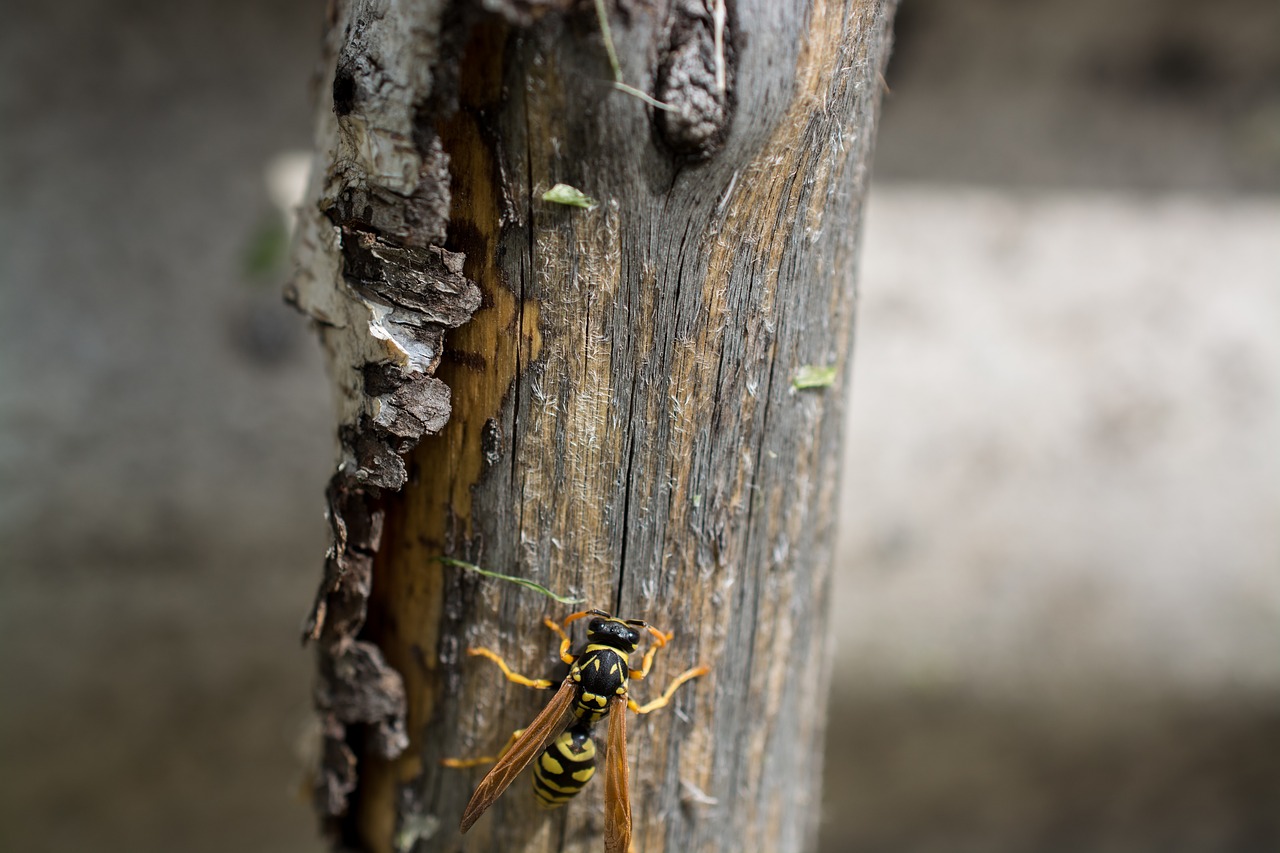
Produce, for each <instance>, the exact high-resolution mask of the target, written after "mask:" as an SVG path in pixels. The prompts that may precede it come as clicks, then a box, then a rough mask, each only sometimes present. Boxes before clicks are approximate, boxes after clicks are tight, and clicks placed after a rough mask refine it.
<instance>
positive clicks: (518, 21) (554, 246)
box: [343, 0, 893, 853]
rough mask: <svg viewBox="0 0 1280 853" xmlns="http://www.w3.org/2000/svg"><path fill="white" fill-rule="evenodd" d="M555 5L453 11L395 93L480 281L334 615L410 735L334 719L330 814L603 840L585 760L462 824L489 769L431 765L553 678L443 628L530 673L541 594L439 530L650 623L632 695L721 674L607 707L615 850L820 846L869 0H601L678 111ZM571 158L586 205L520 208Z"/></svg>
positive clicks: (440, 831)
mask: <svg viewBox="0 0 1280 853" xmlns="http://www.w3.org/2000/svg"><path fill="white" fill-rule="evenodd" d="M550 5H551V4H542V5H539V4H526V6H523V7H522V8H520V9H506V10H505V11H506V14H504V15H502V16H498V15H492V16H486V15H480V14H469V15H459V16H457V17H456V19H455V18H451V17H450V16H449V15H448V14H446V15H445V17H444V18H443V20H444V21H445V24H444V25H442V26H443V29H442V35H441V37H440V38H441V44H442V45H444V46H445V47H444V48H443V49H442V50H443V51H444V53H446V54H448V51H449V50H452V51H454V53H453V54H448V55H450V56H452V57H453V58H454V59H456V62H454V63H453V65H452V66H451V68H452V69H453V70H452V71H450V72H449V73H450V74H456V80H455V81H454V83H453V85H454V86H455V87H456V88H455V90H454V92H455V93H456V100H454V99H450V98H447V97H443V96H440V95H439V92H437V93H436V96H435V101H433V103H437V104H439V109H438V110H437V111H436V112H434V113H432V114H431V115H430V116H427V115H426V114H425V113H420V114H419V121H426V120H428V118H429V120H430V122H431V124H430V131H431V134H432V135H434V136H435V137H436V138H438V139H439V141H440V145H441V147H442V150H443V152H444V154H445V155H446V156H447V159H448V165H449V178H450V187H449V198H450V205H449V222H448V231H447V240H446V241H445V243H444V246H443V248H444V249H445V250H446V251H448V252H454V253H459V254H463V255H465V259H466V260H465V263H464V266H463V273H464V275H465V277H466V278H467V279H468V280H469V281H471V282H474V283H475V285H476V286H477V287H478V288H479V290H480V293H481V301H480V306H479V308H478V309H477V310H476V312H475V314H474V316H473V317H472V319H471V320H470V321H469V322H467V323H466V324H464V325H463V326H461V328H459V329H457V330H455V331H451V332H449V333H448V335H447V337H446V339H445V344H444V349H443V352H442V355H441V360H440V363H439V366H438V369H437V371H436V377H437V378H438V379H440V380H442V381H443V382H444V383H445V384H446V385H447V386H448V387H449V389H450V390H451V394H452V414H451V415H450V417H449V420H448V422H447V423H446V424H445V425H444V426H443V429H442V430H441V431H440V432H438V433H437V434H434V435H427V436H426V437H424V438H423V439H422V440H421V442H420V443H419V444H418V445H417V447H416V448H414V449H413V450H412V451H411V452H410V453H409V454H408V456H407V459H406V466H407V479H408V482H407V484H406V485H405V487H404V488H403V490H401V491H399V492H386V493H383V494H382V495H381V500H382V505H383V506H384V507H385V512H386V521H385V528H384V529H383V532H382V537H381V543H380V548H379V550H378V551H377V554H376V556H375V557H374V561H373V568H372V576H371V582H370V586H369V598H368V620H367V623H366V624H364V625H363V627H362V629H361V631H360V634H359V637H360V640H361V641H362V642H367V643H371V644H372V645H373V646H375V647H376V648H378V649H379V650H381V653H382V654H383V655H384V656H385V659H386V662H387V664H388V666H389V667H390V668H392V669H393V670H395V671H396V672H398V673H399V674H400V675H401V677H402V678H403V684H404V693H405V697H406V702H407V716H406V730H407V734H408V738H409V745H408V748H407V749H406V750H405V751H404V752H403V753H402V754H401V755H400V756H399V757H397V758H394V759H388V758H387V757H386V751H385V750H382V751H380V750H378V749H374V748H370V747H368V746H364V747H362V745H361V741H360V738H359V737H358V736H354V737H353V738H352V739H351V743H352V745H353V748H354V749H355V751H356V754H357V755H358V765H357V767H356V773H357V786H356V789H355V792H354V795H353V799H352V801H351V805H350V808H349V811H348V813H347V818H346V819H345V821H344V823H343V835H344V838H345V841H346V843H347V844H349V845H352V846H358V847H359V848H361V849H367V850H374V851H392V850H409V849H417V850H476V851H479V850H494V851H499V850H500V851H509V850H528V851H543V850H599V849H600V848H601V846H602V840H601V839H602V835H601V833H602V828H603V808H602V804H601V800H600V798H601V794H602V791H600V790H599V788H601V787H602V786H600V785H594V786H588V788H587V791H585V792H584V793H583V795H582V796H580V797H579V798H578V800H577V801H575V802H574V803H573V804H571V805H570V806H569V807H567V808H566V809H561V810H558V811H556V812H551V813H544V812H540V811H538V810H537V809H536V808H535V807H534V799H533V797H532V795H531V792H529V791H528V790H527V789H525V785H524V783H522V782H520V781H517V782H516V784H515V785H514V786H513V787H512V788H511V789H510V790H509V791H508V792H507V793H506V794H505V795H504V796H503V797H502V798H501V799H500V800H499V801H498V803H497V804H495V805H494V806H493V807H492V808H491V809H490V810H489V812H488V813H487V814H486V815H485V816H484V817H483V818H482V819H481V820H480V821H479V822H478V823H477V824H476V826H475V827H474V828H473V829H472V830H471V832H470V833H469V834H468V835H467V836H465V838H464V837H461V836H458V835H457V833H456V829H455V827H456V825H457V819H458V815H460V814H461V811H462V808H463V806H464V804H465V803H466V801H467V799H468V798H469V796H470V793H471V789H472V787H473V786H474V784H475V783H476V781H477V780H478V778H479V776H480V775H481V773H480V772H479V771H476V772H474V773H473V772H462V771H456V770H450V769H445V768H442V767H440V766H439V759H440V758H443V757H445V756H449V755H467V754H474V753H482V752H486V751H490V750H492V749H495V748H496V747H497V746H498V745H500V744H501V743H502V742H503V741H504V740H505V739H506V738H507V736H508V735H509V734H510V732H511V731H512V730H513V729H515V728H517V727H519V726H522V725H524V724H525V723H527V721H528V720H530V719H532V717H533V716H534V715H535V714H536V712H537V710H538V708H539V707H540V705H541V703H543V702H545V701H546V698H547V697H546V696H545V695H542V694H539V693H536V692H534V691H529V690H525V689H523V688H520V687H518V686H516V685H513V684H510V683H508V682H506V681H504V680H503V679H502V678H501V676H500V675H498V673H497V672H496V671H495V668H494V667H493V666H492V664H489V663H487V662H485V661H482V660H478V659H474V658H469V657H467V656H466V655H465V654H464V653H463V652H464V650H465V648H466V647H467V646H469V645H481V644H483V645H486V646H488V647H490V648H493V649H494V650H496V651H498V652H499V653H500V654H502V655H504V656H506V657H507V659H508V660H509V661H510V662H511V663H512V665H513V666H514V667H516V668H517V669H518V670H520V671H522V672H526V673H527V674H530V675H533V676H544V675H554V674H555V672H556V670H555V666H556V658H555V654H554V651H555V643H554V638H553V637H552V636H551V634H550V632H548V631H546V630H545V629H544V628H543V627H542V626H541V619H542V617H543V616H546V615H555V614H556V613H558V612H559V610H560V609H561V608H560V607H559V606H558V605H554V604H553V603H552V602H550V601H549V600H548V599H546V598H544V597H541V596H539V595H537V594H536V593H533V592H530V591H529V590H526V589H522V588H519V587H516V586H513V585H509V584H503V583H501V582H499V581H494V580H490V579H485V578H481V577H479V576H477V575H473V574H468V573H465V572H463V571H461V570H459V569H457V568H453V567H447V566H443V565H441V564H440V563H438V562H436V561H434V559H433V558H434V557H436V556H440V555H449V556H453V557H457V558H460V559H465V560H469V561H472V562H475V563H477V564H480V565H482V566H484V567H485V568H488V569H492V570H495V571H499V572H504V573H509V574H516V575H520V576H523V577H527V578H530V579H532V580H535V581H537V582H539V583H542V584H545V585H547V586H548V587H551V588H552V589H555V590H559V591H572V592H574V593H576V594H578V595H581V596H583V597H585V598H586V599H588V601H589V602H590V605H589V606H596V607H600V608H603V609H606V610H609V611H611V612H614V613H617V614H619V615H622V616H625V617H627V618H641V619H647V620H649V621H651V622H653V623H654V624H656V625H658V626H660V627H661V628H664V629H671V630H674V631H675V638H674V640H673V641H672V642H671V643H670V644H669V645H668V646H667V647H666V648H665V649H663V650H662V651H661V652H660V653H659V654H658V656H657V661H656V664H655V667H654V671H653V673H652V675H651V677H650V678H649V679H647V680H645V681H641V682H637V683H635V684H634V685H633V687H634V691H635V692H636V694H637V697H638V698H639V699H640V700H641V701H644V700H645V699H646V698H650V697H652V696H654V695H656V694H657V693H658V692H659V691H660V690H661V689H662V688H663V686H664V685H665V683H666V682H667V681H668V680H669V679H670V678H671V677H673V676H674V675H675V674H676V673H678V672H680V671H681V670H683V669H685V668H686V667H688V666H691V665H693V664H695V663H706V664H710V666H711V667H712V670H711V673H710V674H709V675H708V676H706V677H704V678H701V679H697V680H695V681H693V682H690V683H689V684H687V685H685V686H684V687H682V688H681V689H680V691H679V692H677V694H676V696H675V699H674V701H673V702H672V705H671V706H670V707H668V708H666V709H662V710H660V711H658V712H656V713H654V714H652V715H648V716H644V717H638V718H634V719H633V721H632V723H633V724H632V726H630V751H631V753H632V755H631V761H632V774H631V786H632V798H633V812H634V821H635V827H634V828H635V846H636V849H637V850H641V851H646V853H654V852H655V851H663V850H670V851H686V850H770V851H793V850H803V849H811V848H812V846H813V844H814V841H815V839H816V826H817V818H818V815H817V811H816V810H817V803H818V799H819V798H818V784H819V778H820V773H821V764H822V761H821V755H822V739H823V734H824V724H825V721H824V719H823V714H824V708H825V697H826V692H827V685H828V680H829V674H828V670H829V662H830V654H829V648H828V645H829V643H828V639H827V638H828V631H827V618H828V614H827V612H826V602H827V599H828V598H829V595H828V593H829V572H830V562H831V556H832V555H831V546H832V535H831V533H832V530H831V526H832V508H833V506H834V499H835V495H836V489H837V486H838V483H837V471H838V469H839V465H838V461H839V459H840V442H841V424H842V422H843V419H842V410H843V406H844V399H845V392H846V389H847V387H848V379H849V356H850V347H851V342H852V330H853V319H854V308H855V262H856V257H857V235H858V224H859V220H860V205H861V202H862V198H863V195H864V191H865V183H866V176H867V169H868V166H869V156H870V142H871V139H872V133H873V129H874V119H875V114H876V110H877V106H878V99H879V89H880V79H881V77H880V71H881V69H882V66H883V63H884V60H885V58H886V55H887V50H888V39H889V23H890V18H891V15H892V6H893V4H892V3H891V2H875V0H847V2H836V0H812V2H810V0H787V2H777V0H754V2H726V3H724V4H723V11H724V16H723V18H720V17H719V16H718V15H717V12H718V9H719V8H720V6H721V4H718V3H717V2H715V0H709V2H707V3H705V4H704V3H703V2H700V0H699V2H690V0H680V2H673V3H669V4H668V3H664V2H656V3H653V4H638V3H632V4H626V6H625V9H618V8H614V7H613V6H612V4H610V8H611V23H612V27H613V32H614V37H615V39H616V42H617V47H618V52H619V56H620V59H621V65H622V72H623V77H624V79H625V80H626V81H627V82H628V83H629V84H631V85H635V86H637V87H639V88H641V89H644V90H646V91H650V92H662V93H666V95H667V97H669V98H670V99H671V100H672V102H673V103H680V104H683V105H690V106H689V107H688V108H689V109H691V110H692V109H695V108H696V109H698V110H701V112H699V113H698V115H696V116H693V115H692V114H691V115H690V116H686V118H688V119H689V120H688V121H685V122H684V124H683V125H682V124H681V123H680V122H675V123H673V122H672V121H669V120H663V119H662V117H661V115H660V113H661V111H655V110H654V109H653V108H651V107H648V106H646V105H644V104H643V103H642V102H640V101H639V100H638V99H635V98H633V97H630V96H627V95H625V94H623V93H621V92H618V91H617V90H615V89H614V88H613V87H612V86H611V85H610V80H609V78H610V70H609V65H608V61H607V58H606V56H605V52H604V50H603V45H602V43H601V39H600V34H599V30H598V27H597V25H596V22H595V19H594V15H593V14H592V13H591V11H590V7H589V6H588V5H585V4H584V6H583V7H581V8H579V7H576V6H575V7H572V8H569V9H568V10H567V11H566V10H563V9H561V8H549V7H550ZM535 6H536V7H537V8H534V7H535ZM721 20H722V21H723V26H722V27H721V29H720V32H719V33H718V34H717V33H716V31H715V30H716V28H717V26H719V25H718V24H717V21H721ZM717 44H719V45H722V53H720V54H717V52H716V45H717ZM718 64H719V65H720V66H721V67H722V69H721V73H717V65H718ZM442 79H444V78H443V77H441V75H437V84H438V85H445V83H447V82H448V81H447V80H445V83H441V82H440V81H441V80H442ZM449 79H452V78H449ZM720 81H723V82H724V89H723V90H721V89H720V88H719V85H720ZM419 132H421V129H419ZM562 182H563V183H567V184H570V185H572V186H575V187H578V188H579V189H581V190H583V191H584V192H586V193H587V194H588V195H590V196H593V197H595V198H597V199H599V200H600V201H601V204H600V206H599V207H598V208H596V209H594V210H582V209H577V208H569V207H565V206H560V205H554V204H550V203H547V202H543V201H541V195H542V193H543V192H544V191H545V190H547V189H549V188H550V187H551V186H552V185H553V184H556V183H562ZM811 364H818V365H834V366H835V367H836V377H837V378H836V381H835V383H834V385H832V386H830V387H827V388H822V389H815V390H807V391H797V390H795V389H794V388H793V387H792V383H791V380H792V378H793V376H794V375H795V374H796V372H797V371H798V370H799V368H800V367H801V366H803V365H811ZM599 734H603V732H600V733H599Z"/></svg>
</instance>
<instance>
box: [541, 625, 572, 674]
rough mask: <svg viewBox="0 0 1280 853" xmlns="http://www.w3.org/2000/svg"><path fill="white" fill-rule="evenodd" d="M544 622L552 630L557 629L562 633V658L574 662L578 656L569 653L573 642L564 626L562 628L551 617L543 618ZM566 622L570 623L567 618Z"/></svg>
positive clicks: (568, 662) (569, 662) (570, 662)
mask: <svg viewBox="0 0 1280 853" xmlns="http://www.w3.org/2000/svg"><path fill="white" fill-rule="evenodd" d="M542 624H543V625H546V626H547V627H548V628H550V629H551V630H552V631H555V632H556V633H557V634H559V635H560V660H562V661H564V662H565V663H567V664H572V663H573V662H574V661H575V660H576V658H575V657H574V656H573V655H571V654H569V646H571V645H572V643H571V642H570V641H569V635H568V634H566V633H565V632H564V628H561V627H560V626H559V625H557V624H556V623H555V622H552V621H551V620H550V619H543V620H542ZM565 624H568V620H567V619H566V620H565Z"/></svg>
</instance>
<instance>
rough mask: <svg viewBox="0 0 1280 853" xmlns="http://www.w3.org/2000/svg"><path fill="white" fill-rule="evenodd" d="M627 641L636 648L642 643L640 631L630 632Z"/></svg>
mask: <svg viewBox="0 0 1280 853" xmlns="http://www.w3.org/2000/svg"><path fill="white" fill-rule="evenodd" d="M627 639H628V640H629V641H630V642H631V645H633V646H634V645H635V644H637V643H639V642H640V633H639V632H638V631H628V632H627Z"/></svg>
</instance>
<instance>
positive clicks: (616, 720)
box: [604, 696, 631, 853]
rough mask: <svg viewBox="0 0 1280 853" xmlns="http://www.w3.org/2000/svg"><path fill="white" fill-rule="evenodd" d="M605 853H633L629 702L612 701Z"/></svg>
mask: <svg viewBox="0 0 1280 853" xmlns="http://www.w3.org/2000/svg"><path fill="white" fill-rule="evenodd" d="M604 849H605V850H606V851H608V853H629V851H630V850H631V785H630V782H629V780H628V777H627V700H626V699H624V698H622V697H621V696H614V697H613V698H612V699H610V700H609V742H608V753H607V755H606V756H605V769H604Z"/></svg>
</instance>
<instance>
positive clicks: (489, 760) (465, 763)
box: [440, 729, 524, 770]
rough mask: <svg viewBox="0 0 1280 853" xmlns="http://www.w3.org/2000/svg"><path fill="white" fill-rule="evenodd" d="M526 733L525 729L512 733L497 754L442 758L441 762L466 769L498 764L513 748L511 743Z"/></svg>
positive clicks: (447, 765)
mask: <svg viewBox="0 0 1280 853" xmlns="http://www.w3.org/2000/svg"><path fill="white" fill-rule="evenodd" d="M522 734H524V729H516V730H515V731H514V732H512V733H511V737H509V738H507V743H506V745H505V746H503V747H502V749H501V750H499V752H498V754H497V755H482V756H480V757H478V758H442V759H440V763H441V764H443V765H444V766H445V767H453V768H455V769H457V770H465V769H466V768H468V767H479V766H480V765H481V764H496V763H498V761H499V760H501V759H502V756H504V755H506V754H507V751H508V750H510V749H511V744H513V743H515V742H516V738H518V737H520V735H522Z"/></svg>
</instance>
